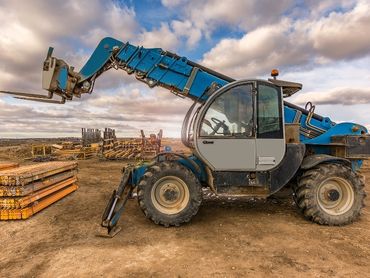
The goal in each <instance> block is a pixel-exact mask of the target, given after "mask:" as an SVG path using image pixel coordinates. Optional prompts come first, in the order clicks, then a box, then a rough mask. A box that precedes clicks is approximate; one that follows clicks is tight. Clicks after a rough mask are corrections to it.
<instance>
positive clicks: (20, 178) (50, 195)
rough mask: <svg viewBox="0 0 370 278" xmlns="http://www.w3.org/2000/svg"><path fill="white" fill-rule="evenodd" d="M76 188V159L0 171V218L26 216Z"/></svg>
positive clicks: (21, 217) (23, 217)
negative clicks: (74, 160)
mask: <svg viewBox="0 0 370 278" xmlns="http://www.w3.org/2000/svg"><path fill="white" fill-rule="evenodd" d="M77 188H78V186H77V163H76V162H69V161H54V162H45V163H38V164H33V165H26V166H20V167H17V168H12V169H8V170H0V220H14V219H27V218H29V217H30V216H32V215H33V214H35V213H37V212H39V211H40V210H42V209H44V208H46V207H48V206H49V205H51V204H53V203H55V202H56V201H58V200H60V199H62V198H63V197H65V196H67V195H68V194H70V193H72V192H73V191H75V190H77Z"/></svg>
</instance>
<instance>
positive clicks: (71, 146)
mask: <svg viewBox="0 0 370 278" xmlns="http://www.w3.org/2000/svg"><path fill="white" fill-rule="evenodd" d="M52 147H53V155H54V156H57V157H58V159H64V160H67V159H89V158H92V157H94V156H96V154H97V153H98V151H99V146H90V147H83V146H81V145H79V144H75V143H73V142H63V143H62V144H53V145H52Z"/></svg>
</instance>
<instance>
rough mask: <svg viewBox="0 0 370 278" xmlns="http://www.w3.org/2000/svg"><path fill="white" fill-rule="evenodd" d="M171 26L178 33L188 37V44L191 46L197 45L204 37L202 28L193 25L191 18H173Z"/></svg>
mask: <svg viewBox="0 0 370 278" xmlns="http://www.w3.org/2000/svg"><path fill="white" fill-rule="evenodd" d="M171 26H172V28H173V30H174V32H175V34H176V35H178V36H183V37H186V38H187V45H188V46H189V47H193V46H195V45H196V44H197V43H198V42H199V40H200V39H201V38H202V32H201V30H200V29H198V28H196V27H195V26H194V25H193V23H192V22H191V21H189V20H186V21H179V20H173V21H172V22H171Z"/></svg>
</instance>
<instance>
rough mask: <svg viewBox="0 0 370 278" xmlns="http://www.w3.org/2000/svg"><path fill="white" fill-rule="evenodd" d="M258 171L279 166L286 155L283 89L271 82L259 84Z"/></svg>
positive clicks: (259, 82) (260, 82)
mask: <svg viewBox="0 0 370 278" xmlns="http://www.w3.org/2000/svg"><path fill="white" fill-rule="evenodd" d="M257 91H258V93H257V105H256V106H257V134H256V164H257V165H256V170H257V171H267V170H271V169H273V168H275V167H276V166H278V165H279V163H280V162H281V161H282V159H283V158H284V155H285V149H286V142H285V139H284V138H285V136H284V121H283V119H284V114H283V113H284V109H283V101H282V92H281V88H280V87H277V86H275V85H274V84H271V83H270V82H264V81H258V83H257Z"/></svg>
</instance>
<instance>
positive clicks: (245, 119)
mask: <svg viewBox="0 0 370 278" xmlns="http://www.w3.org/2000/svg"><path fill="white" fill-rule="evenodd" d="M255 84H256V83H255V82H250V81H238V82H234V83H231V84H229V85H227V86H225V87H223V88H221V89H220V90H219V91H218V92H216V93H215V94H214V95H213V96H211V97H210V99H208V101H207V103H206V104H205V105H204V106H203V107H202V109H201V110H200V112H199V114H198V116H197V120H196V123H195V129H196V130H195V132H194V134H196V136H195V151H196V154H197V156H198V157H199V158H201V159H202V160H203V161H204V162H205V163H206V164H207V165H208V166H209V167H210V168H211V169H212V170H214V171H247V170H255V169H256V116H255V114H256V113H255V111H256V109H255V106H256V105H255V103H256V94H255V89H256V85H255Z"/></svg>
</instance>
